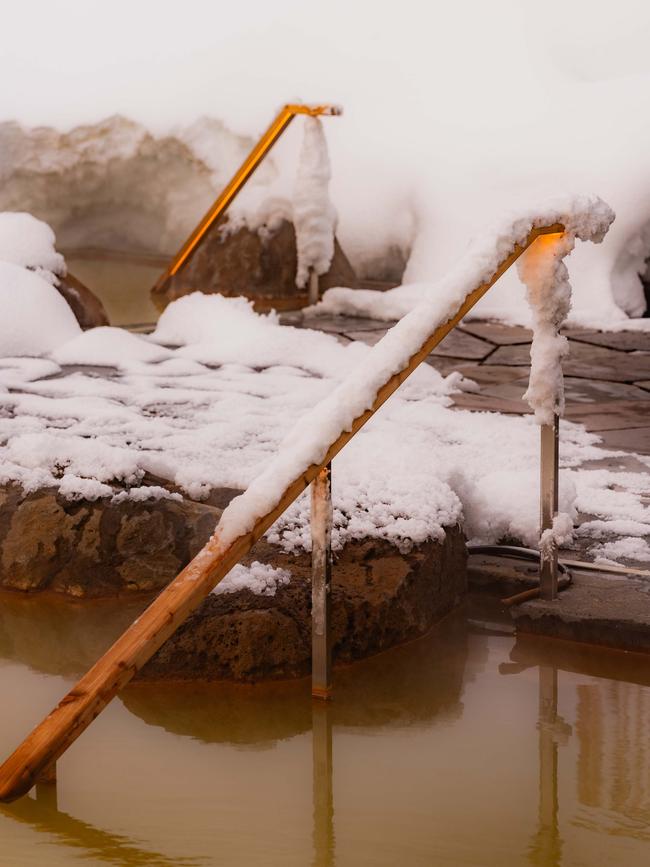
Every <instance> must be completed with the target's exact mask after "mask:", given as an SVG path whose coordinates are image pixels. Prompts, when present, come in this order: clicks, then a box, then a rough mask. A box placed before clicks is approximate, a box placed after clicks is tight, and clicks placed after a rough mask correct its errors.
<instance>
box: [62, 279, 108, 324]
mask: <svg viewBox="0 0 650 867" xmlns="http://www.w3.org/2000/svg"><path fill="white" fill-rule="evenodd" d="M58 279H59V285H58V286H57V287H56V288H57V289H58V290H59V292H60V293H61V295H63V297H64V298H65V300H66V301H67V302H68V305H69V306H70V307H71V308H72V312H73V313H74V315H75V316H76V318H77V322H78V323H79V325H81V327H82V328H96V327H97V326H99V325H109V324H110V323H109V320H108V315H107V313H106V311H105V310H104V305H103V304H102V302H101V301H100V300H99V298H98V297H97V296H96V295H95V294H94V293H93V292H91V291H90V289H89V288H88V287H87V286H84V284H83V283H82V282H81V280H77V278H76V277H75V276H74V274H70V272H68V273H67V274H66V276H65V277H59V278H58Z"/></svg>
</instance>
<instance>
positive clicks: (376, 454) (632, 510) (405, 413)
mask: <svg viewBox="0 0 650 867" xmlns="http://www.w3.org/2000/svg"><path fill="white" fill-rule="evenodd" d="M12 267H17V266H12ZM19 270H20V269H19ZM29 276H30V277H32V278H33V279H35V280H38V279H39V278H38V277H36V276H35V275H33V274H31V275H29ZM44 285H47V284H44ZM47 288H48V289H49V288H51V287H47ZM429 313H431V311H430V310H428V313H427V315H429ZM421 315H422V313H421V312H420V313H418V314H417V315H414V314H412V315H411V316H410V320H411V321H410V323H409V322H407V328H406V330H405V331H402V332H401V336H399V335H400V330H397V335H398V336H397V337H395V336H394V337H393V338H391V339H390V340H389V341H388V346H389V350H390V352H389V353H386V350H383V351H381V352H379V353H376V352H374V351H373V350H371V349H370V348H369V347H367V346H365V345H362V344H352V345H348V346H345V345H341V344H340V343H338V342H337V340H336V339H335V338H334V337H332V336H329V335H326V334H322V333H315V332H310V331H308V330H301V329H296V328H287V327H284V326H280V325H278V324H277V323H276V322H275V321H274V317H272V316H260V315H257V314H255V313H254V312H253V311H252V309H251V307H250V305H248V304H247V303H245V302H242V301H241V299H223V298H219V297H218V296H189V297H186V298H183V299H180V300H179V301H176V302H174V303H173V304H171V305H170V306H169V307H168V308H167V311H166V313H165V322H163V323H162V324H161V334H164V332H163V326H164V328H165V329H167V331H166V335H165V336H166V337H167V338H170V337H173V341H170V342H173V343H174V344H175V345H176V347H177V348H165V349H163V350H162V351H163V353H164V357H163V358H162V360H155V356H154V358H153V359H150V360H146V359H144V360H142V359H140V360H138V358H137V355H136V356H135V358H134V357H133V356H132V360H129V359H128V358H127V357H126V356H127V354H128V353H129V352H130V347H127V348H126V349H124V350H121V348H120V346H119V345H118V344H116V343H112V340H111V341H109V346H107V347H106V351H107V352H108V351H109V350H110V351H116V352H120V351H123V356H124V357H122V358H115V359H114V366H115V367H116V368H117V370H111V371H107V373H106V375H105V376H100V375H98V374H97V372H95V371H77V372H74V373H68V374H67V375H63V373H64V372H63V371H62V370H61V369H60V367H59V366H58V365H57V363H56V362H55V361H53V360H52V359H32V358H6V359H0V389H1V388H2V386H3V385H4V384H6V385H7V386H9V387H10V388H11V389H13V391H11V392H1V391H0V484H4V483H7V482H14V483H17V484H20V485H22V486H23V487H24V488H25V490H27V491H33V490H37V489H39V488H41V487H49V488H54V489H58V490H59V492H60V493H61V494H62V495H63V496H66V497H68V498H70V499H72V500H77V499H79V498H80V497H84V498H95V497H96V498H109V497H115V496H117V497H121V496H127V495H128V496H129V497H132V498H133V497H139V496H142V497H154V498H155V497H158V496H168V495H169V494H168V493H167V492H166V491H165V489H164V488H155V487H146V488H145V487H141V486H142V481H143V478H144V476H145V474H146V473H150V474H152V475H155V476H157V477H159V478H162V479H167V480H169V481H170V482H171V483H173V484H174V485H175V486H177V487H178V488H179V489H181V490H183V491H184V492H185V493H186V494H188V495H190V496H192V497H196V498H203V497H205V496H207V495H208V494H209V493H210V491H212V490H213V489H218V488H224V487H225V488H237V489H241V490H243V489H245V488H247V487H248V486H249V485H251V484H253V487H252V490H253V491H254V490H255V487H256V485H258V484H259V481H255V480H256V479H257V480H259V479H260V478H263V477H264V473H265V470H267V469H268V467H269V466H272V465H273V462H274V461H276V460H277V457H278V455H280V456H281V457H282V459H283V461H284V460H286V461H287V463H286V464H284V465H283V466H285V467H287V468H288V469H292V466H291V460H292V456H295V458H296V459H297V460H304V458H305V454H307V455H308V456H309V455H310V453H311V451H313V450H317V449H318V448H320V447H321V446H320V441H321V440H322V439H323V438H324V437H327V438H329V437H330V436H331V434H332V430H331V429H330V428H329V427H328V425H331V423H332V422H334V423H335V424H337V423H345V421H346V419H347V418H348V417H349V416H350V414H351V413H352V412H353V411H354V406H355V402H356V409H358V407H359V406H360V405H364V404H365V401H366V400H367V376H368V372H367V370H368V367H367V366H368V362H371V368H372V370H373V371H374V372H376V373H377V376H378V377H381V376H383V375H384V373H385V372H386V370H387V369H388V368H390V366H391V365H392V364H393V363H395V360H396V359H399V358H401V357H403V354H407V355H408V352H409V347H408V341H409V340H411V339H414V334H415V330H416V329H417V327H418V319H419V318H420V317H421ZM432 315H433V314H432ZM402 327H404V326H402ZM1 328H2V325H1V324H0V329H1ZM89 333H90V334H92V332H89ZM96 333H97V334H99V335H100V336H101V335H102V334H103V333H105V332H102V331H101V330H100V329H98V330H97V332H96ZM108 334H109V336H110V335H111V334H112V331H109V332H108ZM231 334H232V335H235V336H236V338H237V339H236V340H235V339H232V340H230V338H229V335H231ZM84 336H85V335H84ZM158 336H159V337H160V335H158ZM222 338H223V342H222ZM134 339H135V338H134ZM186 339H187V341H189V342H186ZM92 340H93V339H92V338H88V341H89V346H87V347H84V346H83V345H82V348H83V349H84V352H83V353H80V349H79V344H78V338H75V339H73V340H72V341H70V344H69V345H70V346H73V347H74V346H75V345H76V347H77V348H76V349H75V353H76V354H75V356H74V357H76V358H77V359H81V358H83V359H84V363H88V362H89V360H90V358H91V357H92V358H95V359H96V360H97V358H98V355H97V354H96V353H95V354H94V355H90V354H87V352H86V351H85V350H87V349H88V351H90V350H93V352H94V348H93V346H92ZM193 340H197V341H198V342H197V343H193V342H192V341H193ZM140 341H141V342H142V343H143V344H144V345H145V346H147V347H148V348H150V349H153V350H154V351H156V352H159V351H160V350H161V347H160V346H159V345H157V344H156V343H154V342H147V341H144V340H142V339H141V338H138V339H137V340H136V343H137V345H138V348H140ZM402 341H405V342H406V344H407V345H405V346H402ZM237 345H238V346H239V348H238V349H237ZM378 345H379V344H378ZM199 347H200V348H201V352H200V353H199V352H198V348H199ZM61 349H62V352H63V356H62V357H66V358H67V357H69V356H66V355H65V350H66V346H63V347H62V348H61ZM236 351H237V352H238V353H239V355H236V354H235V352H236ZM77 353H78V354H77ZM246 353H248V355H249V358H250V359H254V360H255V362H254V363H250V364H247V363H245V362H243V361H242V358H244V357H245V355H246ZM191 354H205V355H210V356H211V358H212V359H217V360H216V361H214V360H213V361H211V362H209V363H206V364H203V363H202V362H200V361H197V360H194V359H191V358H189V357H188V356H189V355H191ZM107 357H108V356H106V357H104V358H103V359H102V360H105V358H107ZM220 357H221V358H224V359H226V360H219V359H220ZM377 357H379V362H381V363H379V362H378V361H377ZM262 362H263V363H262ZM386 365H388V367H386ZM363 368H366V370H365V373H364V371H363ZM351 370H352V371H355V370H356V371H358V372H357V373H356V374H355V376H354V377H352V382H353V383H356V386H355V389H356V390H353V391H350V390H349V389H350V388H351V385H350V377H349V373H350V371H351ZM56 374H58V375H56ZM462 386H464V382H463V381H462V379H461V378H460V377H458V375H452V376H450V377H448V378H447V379H443V378H442V377H441V376H440V375H439V374H438V373H437V371H435V370H434V369H433V368H432V367H430V366H429V365H426V364H424V365H421V367H420V368H418V370H417V371H416V372H415V373H414V374H413V375H412V376H411V377H410V378H409V380H408V381H407V382H405V383H404V384H403V385H402V386H401V388H400V389H399V391H398V392H397V393H396V394H394V395H393V396H392V397H391V399H390V400H389V401H388V402H387V403H386V405H385V406H384V407H382V409H381V411H380V412H379V413H377V414H376V415H375V416H374V417H373V418H372V419H371V420H370V421H369V422H368V424H367V425H366V426H365V427H364V428H363V429H362V430H361V431H360V433H359V434H358V435H357V436H356V437H355V438H354V439H353V440H352V441H351V442H350V443H349V445H348V446H346V448H345V449H344V450H343V451H342V452H341V454H339V455H338V456H337V458H336V459H335V461H334V474H333V478H334V482H333V506H334V531H333V543H334V546H335V548H340V547H342V546H343V545H344V544H345V543H346V542H347V541H350V540H354V539H363V538H371V539H373V538H375V539H382V540H385V541H387V542H389V543H390V544H392V545H395V546H397V547H398V548H400V549H401V550H408V549H409V548H410V547H411V546H412V545H413V544H418V543H421V542H424V541H426V540H427V539H440V538H442V534H443V529H444V527H448V526H452V525H454V524H456V523H458V522H462V524H463V526H464V529H465V532H466V533H467V535H468V537H469V538H471V539H474V540H477V541H483V542H495V541H498V540H499V539H503V538H519V539H521V540H522V541H523V542H525V543H526V544H528V545H535V544H536V541H537V538H538V532H539V530H538V528H539V508H538V497H537V494H536V491H537V489H538V461H539V434H538V429H537V426H536V424H535V421H534V419H533V418H532V417H526V418H517V417H507V416H500V415H498V414H496V413H470V412H464V411H458V410H453V411H452V410H451V409H450V404H451V399H450V394H451V393H452V392H453V391H454V390H457V389H458V388H459V387H462ZM323 400H327V401H329V402H330V407H333V408H334V409H333V412H332V418H330V416H329V414H328V415H327V416H322V415H321V413H322V405H323V404H322V402H323ZM314 413H315V415H316V418H317V420H321V421H322V426H321V421H319V423H318V424H317V425H316V426H314V425H313V417H314V416H313V415H312V422H309V423H308V422H307V421H306V420H307V419H308V418H309V416H310V414H314ZM301 429H302V430H307V431H308V432H309V434H310V437H309V438H308V439H305V438H303V437H302V436H301V435H300V433H299V432H300V430H301ZM560 435H561V462H562V466H563V467H564V471H563V473H562V475H561V485H562V487H561V491H560V501H561V503H560V505H561V509H562V510H563V511H564V512H567V513H569V514H570V515H571V516H572V517H574V516H575V514H576V509H579V510H580V511H582V512H586V513H589V514H591V515H593V516H594V517H595V518H596V520H597V521H598V522H601V524H599V526H605V527H607V526H609V525H610V524H611V527H612V528H614V527H617V526H619V524H620V522H621V521H625V522H628V523H626V524H625V532H626V534H627V535H631V534H632V532H633V530H632V529H631V528H632V526H634V527H635V528H637V529H638V532H639V535H643V527H647V530H648V533H649V534H650V509H649V508H648V507H647V506H645V505H644V503H643V500H644V498H646V497H647V496H648V495H650V476H649V475H648V474H646V475H645V476H644V475H643V474H631V473H628V474H625V473H615V474H608V473H607V472H606V471H597V470H590V469H585V468H583V464H585V463H586V462H587V461H590V460H594V459H597V458H600V457H602V456H604V455H607V454H609V453H608V452H604V451H603V450H601V449H599V448H598V447H597V445H596V444H597V442H598V437H597V436H595V435H593V434H588V433H586V432H585V431H584V429H583V428H581V427H580V426H577V425H572V424H568V423H564V422H563V423H562V426H561V434H560ZM495 444H498V446H497V445H495ZM287 471H288V470H287ZM603 473H604V474H603ZM116 483H117V484H118V485H119V486H120V487H122V486H126V487H127V488H128V490H127V491H125V492H124V494H121V493H118V494H115V493H114V490H115V485H116ZM258 490H259V489H258ZM248 496H250V494H248V495H246V497H248ZM246 497H243V498H239V500H235V501H233V505H234V504H235V503H237V502H238V501H241V500H244V501H245V500H246ZM225 514H226V515H227V513H225ZM629 522H634V525H632V524H631V523H629ZM588 523H589V522H587V524H585V525H583V528H584V535H585V536H586V537H588V532H587V526H588ZM592 523H593V522H592ZM621 526H622V525H621ZM583 528H580V530H579V532H580V531H581V530H582V529H583ZM269 538H271V539H272V540H273V541H275V542H277V543H278V544H279V545H281V546H282V548H283V549H284V550H286V551H295V550H299V549H303V548H309V545H310V535H309V498H308V496H306V495H304V496H303V497H301V498H299V500H298V501H296V503H295V504H294V505H293V506H292V507H291V508H290V509H289V510H288V511H287V512H286V513H285V515H284V516H283V517H282V518H281V519H280V520H279V521H278V522H277V523H276V524H275V525H274V527H273V528H271V530H270V532H269ZM591 538H593V539H594V540H595V542H596V543H598V542H599V540H600V538H601V536H599V535H597V533H596V532H595V528H592V537H591ZM260 586H261V585H260Z"/></svg>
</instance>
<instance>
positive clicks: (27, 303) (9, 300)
mask: <svg viewBox="0 0 650 867" xmlns="http://www.w3.org/2000/svg"><path fill="white" fill-rule="evenodd" d="M80 333H81V328H80V327H79V324H78V323H77V320H76V319H75V316H74V313H73V312H72V310H71V309H70V308H69V307H68V305H67V304H66V302H65V301H64V299H63V297H62V296H61V295H60V294H59V293H58V292H57V290H56V289H55V288H54V286H52V284H51V283H49V282H48V281H47V280H46V279H45V278H44V277H43V276H42V275H40V274H37V273H35V272H33V271H28V270H27V269H26V268H22V267H21V266H20V265H15V264H13V263H11V262H0V357H6V356H12V355H45V354H47V353H48V352H51V351H52V350H54V349H56V348H57V347H59V346H61V345H62V344H63V343H66V342H67V341H69V340H72V339H73V338H75V337H77V336H78V335H79V334H80Z"/></svg>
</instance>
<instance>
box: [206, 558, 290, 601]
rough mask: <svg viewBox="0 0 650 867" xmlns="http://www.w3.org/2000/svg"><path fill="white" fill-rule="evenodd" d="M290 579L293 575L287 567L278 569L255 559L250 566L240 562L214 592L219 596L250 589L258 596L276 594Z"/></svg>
mask: <svg viewBox="0 0 650 867" xmlns="http://www.w3.org/2000/svg"><path fill="white" fill-rule="evenodd" d="M290 580H291V575H290V574H289V572H287V571H286V569H276V568H274V567H273V566H269V565H268V564H266V563H260V562H259V561H258V560H255V561H254V562H253V563H251V565H250V566H243V565H242V564H241V563H239V564H238V565H237V566H235V567H234V568H233V569H231V570H230V572H229V573H228V575H227V576H226V577H225V578H224V580H223V581H221V583H220V584H217V586H216V587H215V588H214V590H213V591H212V592H213V593H214V594H215V596H219V595H220V594H222V593H236V592H237V591H238V590H250V591H251V593H254V594H255V595H256V596H275V594H276V591H277V589H278V587H283V586H284V585H285V584H288V583H289V581H290Z"/></svg>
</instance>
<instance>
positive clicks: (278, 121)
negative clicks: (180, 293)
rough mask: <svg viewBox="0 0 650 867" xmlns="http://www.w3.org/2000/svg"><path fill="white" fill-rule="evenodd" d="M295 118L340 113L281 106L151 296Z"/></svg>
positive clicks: (333, 109) (329, 107) (322, 108)
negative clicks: (301, 115) (302, 115)
mask: <svg viewBox="0 0 650 867" xmlns="http://www.w3.org/2000/svg"><path fill="white" fill-rule="evenodd" d="M298 114H306V115H308V116H309V117H320V116H322V115H339V114H341V109H340V108H339V106H336V105H302V104H298V105H293V104H289V105H285V106H283V107H282V108H281V109H280V111H279V112H278V114H277V116H276V117H275V119H274V120H273V122H272V123H271V125H270V126H269V128H268V129H267V130H266V132H265V133H264V134H263V135H262V136H261V137H260V140H259V141H258V142H257V144H256V145H255V146H254V147H253V149H252V150H251V152H250V153H249V154H248V156H247V157H246V159H245V160H244V162H243V163H242V164H241V166H240V167H239V168H238V169H237V171H236V172H235V174H234V175H233V176H232V178H231V179H230V181H228V183H227V184H226V186H225V187H224V188H223V190H222V191H221V192H220V193H219V195H218V196H217V198H216V199H215V201H214V203H213V204H212V205H211V207H210V209H209V210H208V212H207V213H206V214H205V216H204V217H203V218H202V219H201V220H200V222H199V223H198V225H197V226H196V228H195V229H194V230H193V231H192V233H191V234H190V235H189V237H188V238H187V240H186V241H185V242H184V244H183V246H182V247H181V248H180V250H179V251H178V253H177V254H176V255H175V256H174V258H173V259H172V261H171V263H170V265H169V266H168V267H167V270H166V271H165V272H164V273H163V274H161V276H160V277H159V278H158V281H157V282H156V284H155V286H154V287H153V289H152V291H153V292H154V293H160V292H162V291H163V289H164V287H165V285H166V284H167V282H168V281H169V280H171V278H172V277H173V276H174V274H177V273H178V271H180V269H181V268H182V267H183V265H184V264H185V262H187V260H188V259H189V257H190V256H191V255H192V253H193V252H194V250H195V249H196V248H197V247H198V245H199V244H200V243H201V240H202V238H203V237H204V236H205V234H206V232H208V230H209V229H210V227H211V226H213V225H214V223H216V221H217V220H218V219H219V218H220V217H221V216H222V215H223V213H224V212H225V211H226V209H227V208H228V207H229V205H230V204H231V203H232V201H233V199H234V198H235V196H236V195H237V194H238V193H239V191H240V190H241V189H242V187H243V186H244V185H245V184H246V182H247V181H248V179H249V178H250V176H251V175H252V174H253V172H254V171H255V169H256V168H257V167H258V166H259V164H260V163H261V162H262V160H263V159H264V157H265V156H266V155H267V154H268V152H269V151H270V150H271V148H272V147H273V145H274V144H275V143H276V141H277V140H278V139H279V138H280V136H281V135H282V133H283V132H284V131H285V129H286V128H287V127H288V126H289V124H290V123H291V121H292V120H293V119H294V117H296V115H298Z"/></svg>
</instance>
